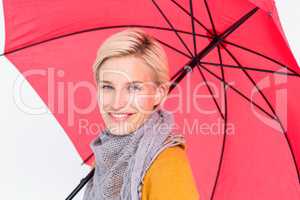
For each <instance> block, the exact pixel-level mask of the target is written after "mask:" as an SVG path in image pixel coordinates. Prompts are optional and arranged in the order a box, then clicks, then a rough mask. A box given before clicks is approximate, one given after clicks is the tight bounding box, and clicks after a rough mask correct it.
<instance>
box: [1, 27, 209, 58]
mask: <svg viewBox="0 0 300 200" xmlns="http://www.w3.org/2000/svg"><path fill="white" fill-rule="evenodd" d="M131 27H136V28H146V29H156V30H164V31H172V32H173V31H174V30H173V29H170V28H166V27H159V26H147V25H139V24H132V25H116V26H104V27H96V28H90V29H85V30H81V31H75V32H72V33H67V34H64V35H59V36H56V37H53V38H49V39H46V40H42V41H39V42H35V43H32V44H29V45H26V46H23V47H19V48H16V49H13V50H9V51H6V52H4V53H2V54H0V56H4V55H8V54H12V53H15V52H18V51H21V50H24V49H27V48H30V47H34V46H37V45H40V44H44V43H47V42H51V41H53V40H58V39H62V38H65V37H69V36H72V35H77V34H82V33H88V32H93V31H101V30H106V29H115V28H116V29H118V28H131ZM175 30H176V31H177V32H179V33H183V34H189V35H191V34H192V33H190V32H188V31H184V30H179V29H175ZM196 35H197V36H198V37H203V38H209V39H211V36H207V35H203V34H198V33H196Z"/></svg>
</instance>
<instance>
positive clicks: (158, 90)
mask: <svg viewBox="0 0 300 200" xmlns="http://www.w3.org/2000/svg"><path fill="white" fill-rule="evenodd" d="M155 81H156V76H155V72H154V70H153V69H152V68H151V67H149V66H148V65H147V64H146V63H145V62H144V61H143V60H142V59H141V58H138V57H134V56H123V57H112V58H109V59H108V60H106V61H105V62H104V63H103V64H102V65H101V68H100V71H99V85H98V86H99V88H98V98H99V99H98V103H99V107H100V112H101V115H102V118H103V120H104V123H105V125H106V127H107V128H109V130H110V132H111V133H112V134H114V135H126V134H129V133H131V132H133V131H134V130H136V129H137V128H138V127H139V126H140V125H142V124H143V122H144V121H145V120H146V119H147V118H148V117H149V115H150V114H151V113H152V112H153V111H154V110H153V107H154V106H155V105H157V104H159V103H160V102H161V101H162V100H163V97H164V95H165V94H166V92H167V91H166V88H165V87H164V86H163V85H160V86H158V85H157V84H155Z"/></svg>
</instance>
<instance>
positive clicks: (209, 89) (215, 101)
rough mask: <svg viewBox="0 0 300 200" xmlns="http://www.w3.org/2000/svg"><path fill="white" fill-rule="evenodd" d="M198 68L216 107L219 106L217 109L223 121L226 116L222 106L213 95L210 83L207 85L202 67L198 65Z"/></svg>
mask: <svg viewBox="0 0 300 200" xmlns="http://www.w3.org/2000/svg"><path fill="white" fill-rule="evenodd" d="M196 66H197V69H198V70H199V72H200V75H201V77H202V79H203V80H204V82H205V85H206V87H207V89H208V91H209V93H210V95H211V96H212V97H213V100H214V103H215V104H216V106H217V108H218V111H219V113H220V115H221V117H222V119H224V114H223V112H222V111H221V108H220V106H219V104H218V102H217V100H216V98H215V97H214V94H213V92H212V90H211V88H210V86H209V85H208V83H207V79H206V77H205V75H204V74H203V72H202V70H201V69H200V67H199V66H198V64H197V65H196Z"/></svg>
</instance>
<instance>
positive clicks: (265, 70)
mask: <svg viewBox="0 0 300 200" xmlns="http://www.w3.org/2000/svg"><path fill="white" fill-rule="evenodd" d="M200 63H201V64H203V65H211V66H220V64H219V63H213V62H203V61H201V62H200ZM222 66H223V67H227V68H237V69H241V68H243V69H246V70H252V71H257V72H267V73H274V74H280V75H288V76H298V75H297V74H294V73H287V72H279V71H274V70H268V69H259V68H254V67H245V66H243V65H241V66H236V65H229V64H222Z"/></svg>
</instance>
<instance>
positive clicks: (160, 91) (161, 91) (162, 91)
mask: <svg viewBox="0 0 300 200" xmlns="http://www.w3.org/2000/svg"><path fill="white" fill-rule="evenodd" d="M167 93H168V87H167V86H166V85H164V84H160V85H159V86H158V87H157V88H156V92H155V97H154V104H155V105H159V104H161V103H162V102H163V100H164V99H165V98H166V97H167Z"/></svg>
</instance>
